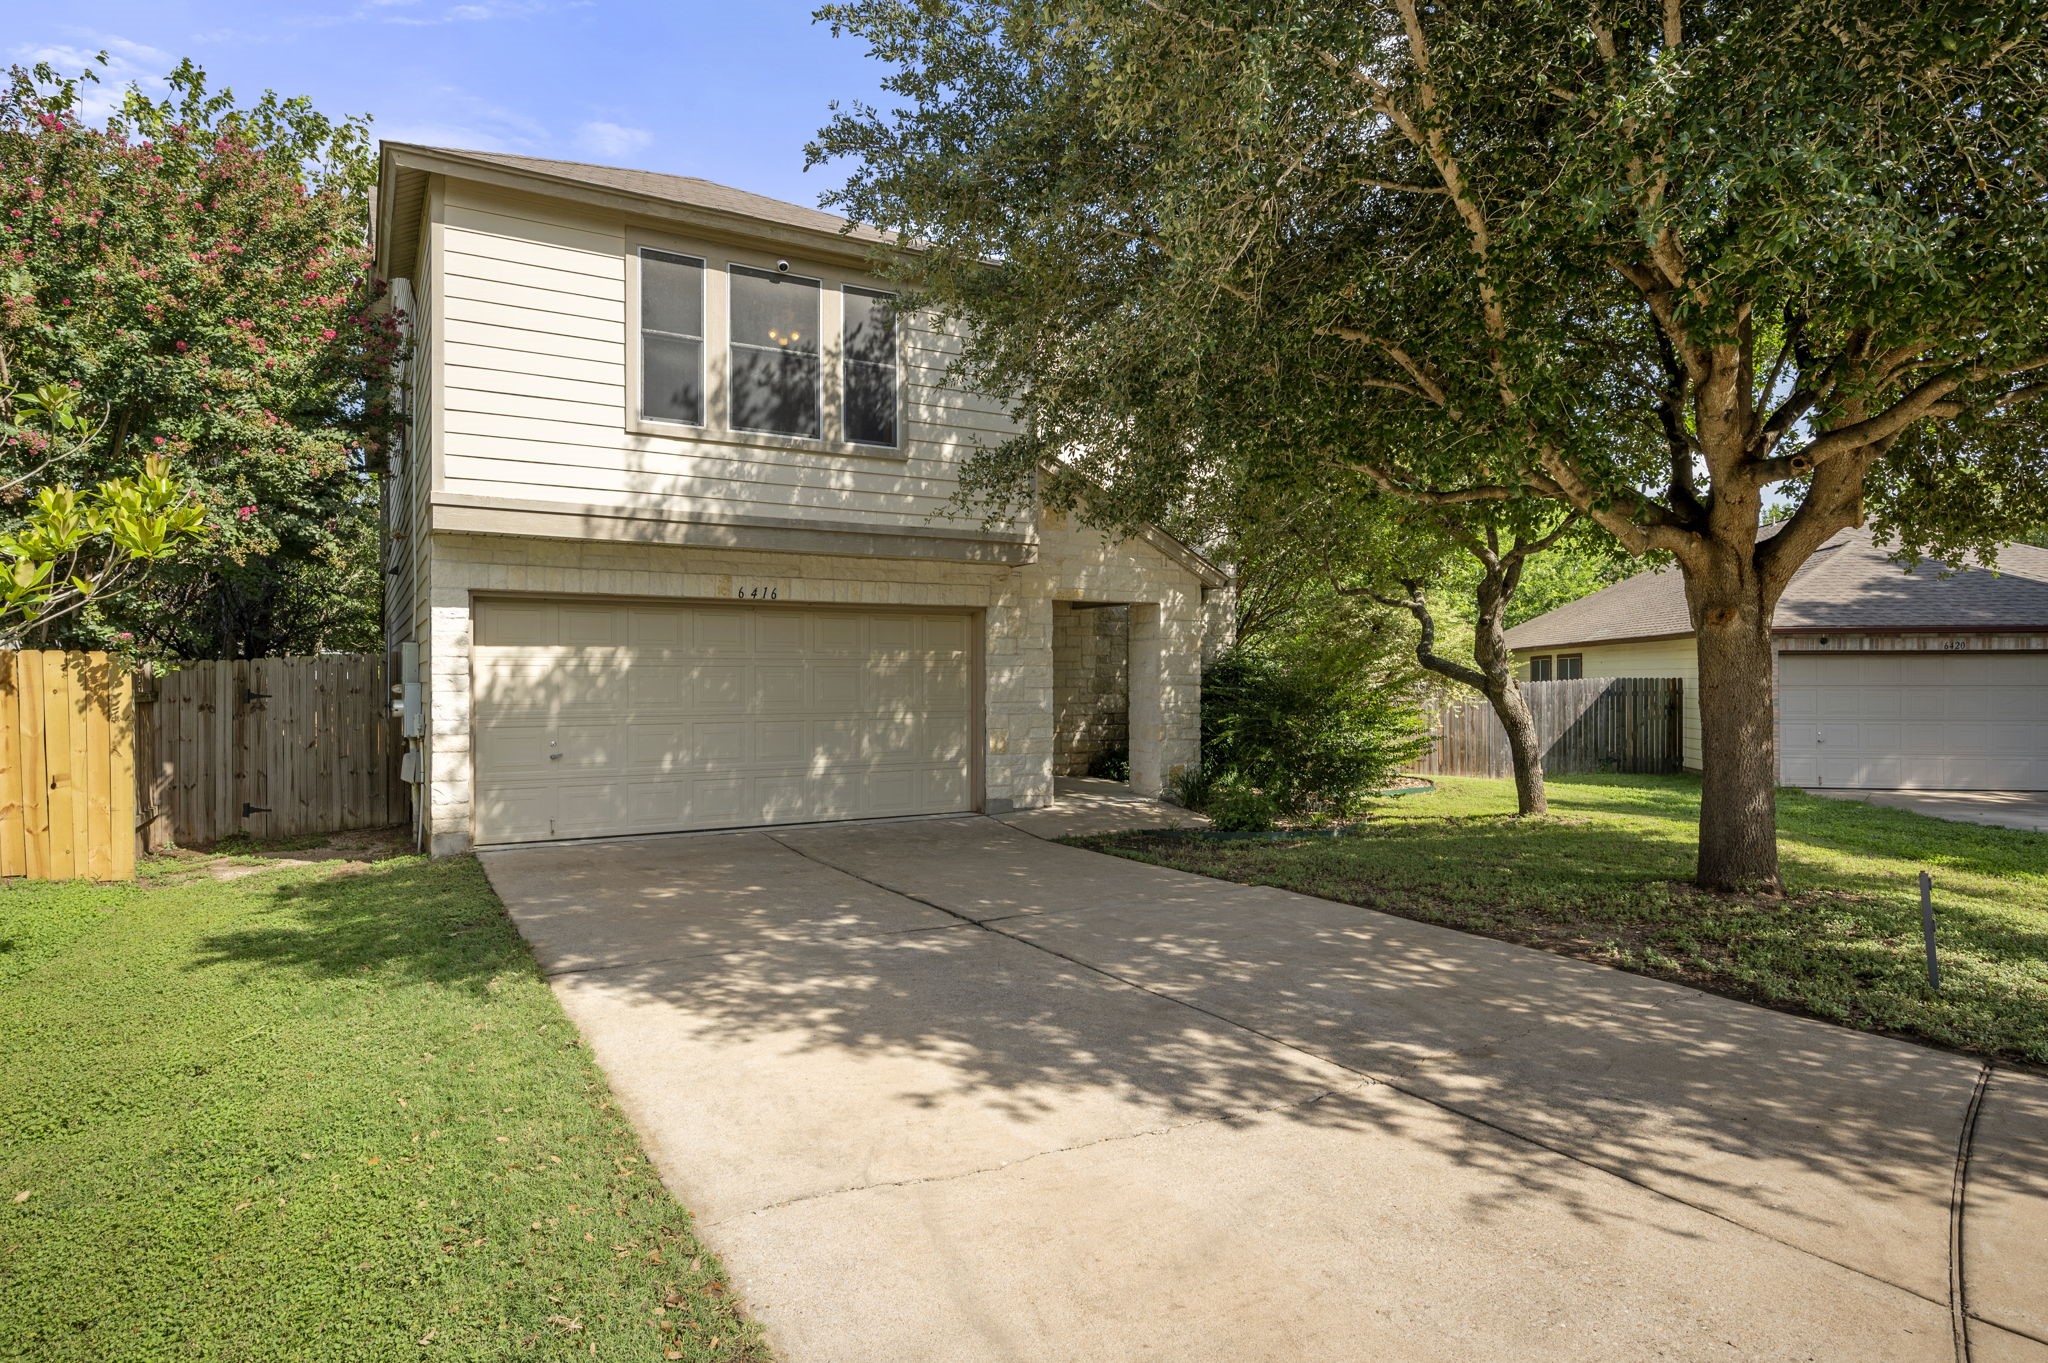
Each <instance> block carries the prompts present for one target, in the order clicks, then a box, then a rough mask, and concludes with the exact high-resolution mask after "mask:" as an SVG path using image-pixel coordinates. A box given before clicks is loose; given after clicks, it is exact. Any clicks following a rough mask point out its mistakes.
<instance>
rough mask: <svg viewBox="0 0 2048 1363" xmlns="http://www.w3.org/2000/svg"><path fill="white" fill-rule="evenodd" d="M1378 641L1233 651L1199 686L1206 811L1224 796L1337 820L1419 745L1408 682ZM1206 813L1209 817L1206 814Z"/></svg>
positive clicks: (1309, 642) (1312, 641)
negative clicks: (1235, 791) (1241, 790)
mask: <svg viewBox="0 0 2048 1363" xmlns="http://www.w3.org/2000/svg"><path fill="white" fill-rule="evenodd" d="M1376 642H1377V641H1372V640H1368V641H1356V640H1350V639H1345V638H1341V637H1340V638H1338V639H1336V640H1334V641H1330V640H1324V639H1317V638H1315V637H1313V636H1307V637H1304V636H1297V637H1296V638H1295V639H1293V640H1289V641H1287V642H1286V643H1284V644H1283V645H1281V646H1279V647H1268V648H1263V649H1253V648H1239V649H1233V650H1232V651H1230V652H1228V653H1226V654H1224V655H1223V656H1222V657H1220V658H1218V659H1217V660H1216V661H1215V662H1214V663H1213V664H1211V665H1210V667H1209V669H1208V671H1207V672H1206V673H1205V674H1204V675H1203V678H1202V769H1203V771H1204V772H1205V773H1206V774H1207V775H1206V778H1205V779H1206V780H1207V781H1208V782H1209V783H1210V787H1211V788H1210V789H1209V790H1208V791H1205V792H1199V793H1201V794H1204V795H1205V796H1206V797H1207V800H1206V804H1205V805H1196V806H1194V807H1197V808H1205V809H1207V806H1208V805H1213V804H1214V803H1216V801H1217V799H1218V797H1219V796H1220V794H1221V793H1222V791H1223V790H1224V789H1226V788H1227V787H1230V786H1244V787H1248V788H1250V789H1253V790H1258V791H1263V792H1264V793H1265V794H1266V795H1268V796H1270V797H1271V799H1272V801H1273V803H1274V805H1275V806H1276V807H1277V808H1278V810H1279V812H1280V813H1282V814H1286V815H1290V816H1298V815H1303V814H1321V813H1327V814H1335V815H1344V814H1349V813H1351V812H1353V811H1354V810H1355V809H1356V808H1357V806H1358V804H1359V802H1360V800H1362V799H1363V798H1364V796H1365V794H1366V792H1367V791H1370V790H1372V789H1374V788H1375V787H1378V786H1381V785H1384V784H1386V782H1387V781H1388V779H1389V778H1391V777H1392V776H1393V775H1394V773H1395V772H1396V771H1397V770H1398V769H1399V768H1400V767H1401V765H1402V764H1403V763H1404V762H1408V761H1410V760H1412V759H1413V758H1414V757H1415V756H1416V755H1417V754H1418V753H1419V752H1420V751H1421V750H1422V748H1423V747H1424V746H1425V745H1426V743H1427V741H1428V740H1427V738H1426V736H1425V735H1424V734H1423V732H1422V721H1421V718H1420V716H1419V715H1418V714H1417V712H1416V707H1415V703H1414V700H1413V698H1412V690H1411V687H1410V686H1409V685H1408V677H1407V676H1406V675H1405V674H1399V675H1396V674H1394V673H1391V672H1390V671H1389V670H1388V669H1387V668H1386V667H1385V666H1384V665H1383V664H1382V663H1381V658H1380V654H1379V652H1378V649H1377V648H1376V647H1372V645H1373V644H1375V643H1376ZM1207 812H1209V813H1210V814H1211V817H1214V811H1213V809H1207Z"/></svg>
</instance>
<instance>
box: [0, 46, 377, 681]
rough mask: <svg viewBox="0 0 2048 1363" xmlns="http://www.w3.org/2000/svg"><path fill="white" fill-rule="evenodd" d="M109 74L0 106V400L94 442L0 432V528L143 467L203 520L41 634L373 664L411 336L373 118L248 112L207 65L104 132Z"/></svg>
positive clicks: (285, 110) (184, 74) (34, 637)
mask: <svg viewBox="0 0 2048 1363" xmlns="http://www.w3.org/2000/svg"><path fill="white" fill-rule="evenodd" d="M93 79H95V77H94V76H93V73H92V72H90V71H88V72H86V73H84V74H83V75H82V76H78V77H65V76H60V75H59V74H58V73H56V72H54V71H52V70H51V69H50V68H48V67H46V66H45V67H37V68H35V69H23V68H19V67H17V68H15V69H13V70H12V71H11V72H10V73H9V74H8V77H7V81H6V85H5V88H4V90H0V362H4V364H5V371H4V373H0V391H6V392H10V393H14V394H22V395H26V394H32V393H36V392H40V391H48V390H49V389H50V387H51V386H52V385H61V386H68V387H70V388H72V389H73V390H74V391H75V393H76V395H77V396H76V400H75V402H74V403H73V404H71V407H72V409H73V410H74V411H75V412H76V414H77V417H78V420H79V422H80V426H79V429H80V430H83V431H89V433H90V436H89V438H75V437H74V438H70V439H67V440H63V441H56V442H53V440H52V438H51V432H50V431H49V430H48V429H45V427H46V426H47V424H48V423H42V424H39V423H37V422H35V421H32V420H20V421H16V420H11V419H10V420H9V421H7V422H6V423H5V424H4V426H0V532H4V531H5V530H7V529H8V528H10V527H15V526H19V525H21V524H23V523H24V522H25V521H26V520H27V519H28V518H29V517H30V516H31V513H32V511H33V508H34V505H35V500H36V496H37V494H38V491H39V490H40V488H42V487H59V488H67V487H68V488H78V489H81V490H82V489H89V488H93V487H96V486H98V485H101V484H103V483H106V482H108V481H109V480H118V479H123V478H133V477H135V476H137V475H138V474H140V473H141V472H142V471H143V468H144V462H143V461H145V460H148V461H152V462H151V463H150V464H149V465H148V467H149V468H151V469H160V470H163V474H162V476H166V477H168V478H170V479H172V480H174V481H175V482H177V483H178V484H180V485H181V490H182V496H183V498H184V500H185V502H186V503H187V504H189V505H193V506H197V507H200V508H202V509H203V511H204V520H205V527H204V531H203V533H200V534H196V535H186V536H183V537H182V538H183V540H184V542H183V543H181V544H180V545H179V546H178V547H177V549H176V551H175V552H172V553H167V554H165V555H163V556H161V557H160V558H158V559H156V560H155V561H153V562H151V563H150V564H148V565H147V568H148V570H147V571H142V572H137V573H136V574H135V575H134V576H133V577H132V578H131V579H130V580H128V581H127V582H126V583H125V584H124V586H123V589H122V590H121V591H119V592H117V593H109V594H106V595H103V596H101V597H98V598H97V599H94V600H92V601H89V602H87V603H85V604H84V605H83V606H82V608H79V609H75V610H70V611H68V612H65V613H62V614H61V615H57V616H53V617H52V618H51V619H49V620H48V621H47V622H46V623H44V624H42V625H41V626H39V627H35V628H32V629H30V631H29V633H28V640H27V641H28V642H29V643H30V644H31V645H40V646H73V647H77V646H85V647H106V646H108V645H109V644H128V645H129V646H130V647H131V648H132V650H133V651H134V652H137V653H140V654H143V655H145V656H157V657H187V658H199V657H256V656H263V655H275V654H283V653H304V652H312V651H315V650H318V649H323V648H325V649H370V648H375V647H377V640H378V637H379V626H378V614H379V610H380V606H381V602H382V579H381V573H380V570H379V566H378V553H377V534H378V531H377V524H376V521H377V515H376V512H377V507H376V479H375V475H376V471H377V470H378V468H379V467H380V466H381V462H382V457H383V456H382V451H383V450H384V449H385V448H386V447H387V445H388V443H389V441H390V440H391V438H392V435H393V432H394V430H395V427H396V424H397V421H398V417H397V415H396V413H395V411H394V407H393V401H392V397H393V394H392V384H393V365H394V363H395V361H396V359H397V358H398V354H399V348H400V345H401V338H400V329H399V319H398V318H396V317H395V316H393V315H392V314H391V313H390V312H389V311H388V310H387V309H386V308H385V307H384V306H383V286H382V283H381V281H378V280H376V279H374V278H373V277H372V275H371V272H370V246H369V240H368V229H369V198H370V188H371V186H372V184H373V183H374V176H375V165H374V160H373V157H372V155H371V150H370V142H369V137H368V132H367V122H366V120H363V119H349V120H342V121H336V120H332V119H329V118H327V117H325V116H324V115H322V114H320V113H318V112H317V111H315V110H314V109H313V108H312V107H311V105H310V104H309V103H308V102H307V101H306V100H304V99H280V98H279V97H278V96H276V95H274V94H270V93H265V94H264V96H263V97H262V98H261V99H259V100H257V101H256V102H254V103H253V104H251V105H248V106H246V107H242V106H238V105H237V104H236V102H235V100H234V97H233V95H232V92H229V91H220V92H213V91H209V90H208V89H207V85H206V77H205V74H204V72H202V71H201V70H199V69H198V68H197V67H195V66H193V65H192V64H191V63H190V62H184V63H181V64H180V65H179V66H178V68H177V69H176V70H175V71H173V72H172V73H171V74H170V76H169V78H168V85H169V94H168V96H167V97H166V98H164V99H162V100H153V99H151V98H149V97H148V96H147V95H145V94H144V93H142V92H140V91H139V90H135V89H133V88H131V89H130V90H128V91H127V92H126V94H125V95H124V96H123V98H122V99H121V101H120V103H119V105H118V106H117V108H116V109H115V111H114V112H113V113H112V114H111V115H110V116H109V117H108V118H107V119H106V120H105V122H104V123H103V124H94V123H92V122H89V121H88V120H87V119H86V118H85V117H84V116H83V113H82V105H81V92H82V89H83V88H84V85H85V84H86V83H88V82H90V81H92V80H93ZM34 405H35V404H33V403H31V404H30V406H31V407H33V406H34ZM53 455H54V457H53ZM31 475H32V476H31ZM81 495H85V494H84V493H83V492H81ZM131 641H132V642H131Z"/></svg>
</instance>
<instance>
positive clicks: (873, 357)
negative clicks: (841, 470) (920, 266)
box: [840, 284, 896, 447]
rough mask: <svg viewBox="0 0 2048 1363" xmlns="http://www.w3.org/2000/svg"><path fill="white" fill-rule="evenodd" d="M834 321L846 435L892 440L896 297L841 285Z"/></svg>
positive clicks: (869, 441)
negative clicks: (837, 323) (838, 317)
mask: <svg viewBox="0 0 2048 1363" xmlns="http://www.w3.org/2000/svg"><path fill="white" fill-rule="evenodd" d="M840 293H841V294H842V295H843V302H842V310H843V320H842V322H841V325H840V333H841V336H840V355H841V365H842V369H841V375H840V386H841V389H842V391H843V394H844V396H843V397H842V399H841V409H842V411H843V412H844V413H845V421H846V438H847V439H848V440H851V441H852V442H854V443H855V444H857V445H888V446H891V447H894V446H895V444H896V300H895V297H894V296H893V295H891V294H886V293H879V292H877V291H875V290H873V289H857V288H854V287H853V286H852V285H850V284H849V285H847V286H846V287H845V288H843V289H841V290H840Z"/></svg>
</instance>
